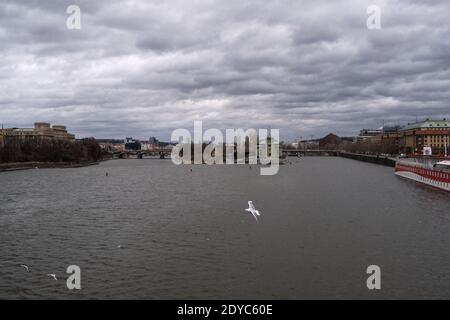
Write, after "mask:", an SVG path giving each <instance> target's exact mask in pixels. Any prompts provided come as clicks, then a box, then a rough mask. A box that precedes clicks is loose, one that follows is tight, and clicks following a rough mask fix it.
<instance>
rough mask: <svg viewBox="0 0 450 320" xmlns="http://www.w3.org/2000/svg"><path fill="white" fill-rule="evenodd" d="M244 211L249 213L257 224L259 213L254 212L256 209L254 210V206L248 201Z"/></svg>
mask: <svg viewBox="0 0 450 320" xmlns="http://www.w3.org/2000/svg"><path fill="white" fill-rule="evenodd" d="M245 211H248V212H250V213H251V214H252V215H253V217H254V218H255V220H256V222H259V221H258V217H259V216H261V215H260V214H259V211H258V210H256V208H255V206H254V205H253V202H252V201H249V202H248V209H245Z"/></svg>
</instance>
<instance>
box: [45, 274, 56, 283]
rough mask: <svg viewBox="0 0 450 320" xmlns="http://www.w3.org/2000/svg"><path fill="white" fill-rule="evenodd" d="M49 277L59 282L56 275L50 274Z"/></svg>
mask: <svg viewBox="0 0 450 320" xmlns="http://www.w3.org/2000/svg"><path fill="white" fill-rule="evenodd" d="M47 277H50V278H53V279H54V280H55V281H57V280H58V278H56V274H52V273H51V274H48V275H47Z"/></svg>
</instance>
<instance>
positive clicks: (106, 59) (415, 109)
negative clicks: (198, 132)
mask: <svg viewBox="0 0 450 320" xmlns="http://www.w3.org/2000/svg"><path fill="white" fill-rule="evenodd" d="M71 4H76V5H78V6H79V7H80V8H81V11H82V16H81V30H69V29H67V27H66V20H67V18H68V16H69V15H68V14H67V13H66V9H67V7H68V6H69V5H71ZM371 4H376V5H379V6H380V8H381V27H382V28H381V30H368V28H367V26H366V20H367V17H368V15H367V13H366V9H367V7H368V6H369V5H371ZM449 17H450V1H448V0H427V1H419V0H401V1H400V0H399V1H395V0H391V1H381V0H373V1H368V0H333V1H328V0H327V1H320V0H315V1H301V0H292V1H288V0H286V1H284V0H279V1H267V0H265V1H264V0H261V1H253V0H226V1H224V0H217V1H215V0H189V1H187V0H173V1H160V0H153V1H147V0H129V1H113V0H95V1H93V0H86V1H85V0H68V1H66V0H54V1H51V0H15V1H12V0H1V2H0V57H1V59H0V122H2V123H4V124H5V126H7V127H11V126H18V127H22V126H24V127H30V126H32V124H33V123H34V122H35V121H48V122H52V123H56V124H66V125H67V126H68V128H69V130H70V131H71V132H73V133H75V134H76V135H77V137H84V136H95V137H98V138H123V137H125V136H133V137H136V138H148V137H150V136H157V137H159V138H161V139H163V140H168V139H169V137H170V133H171V131H172V130H173V129H175V128H188V129H191V130H192V126H193V121H194V120H203V121H204V127H214V128H220V129H224V128H251V127H253V128H269V127H270V128H280V129H281V135H282V138H283V139H285V140H290V139H292V140H293V139H295V138H298V137H300V136H303V137H304V138H305V137H308V138H309V137H310V135H315V137H319V136H323V135H325V134H327V133H330V132H334V133H337V134H339V135H342V136H345V135H354V134H357V133H358V131H359V129H361V128H363V127H380V126H381V123H382V121H383V120H385V121H386V123H391V124H395V123H397V122H400V123H401V124H405V123H406V122H408V121H413V120H415V119H416V117H418V118H419V119H420V118H426V117H434V118H443V117H450V70H449V68H450V27H449V25H450V20H449V19H450V18H449Z"/></svg>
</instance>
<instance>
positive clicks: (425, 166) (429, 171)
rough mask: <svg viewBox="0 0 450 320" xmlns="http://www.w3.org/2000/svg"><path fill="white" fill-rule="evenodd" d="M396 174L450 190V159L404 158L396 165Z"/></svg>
mask: <svg viewBox="0 0 450 320" xmlns="http://www.w3.org/2000/svg"><path fill="white" fill-rule="evenodd" d="M395 174H396V175H397V176H400V177H403V178H407V179H411V180H414V181H417V182H420V183H423V184H426V185H429V186H432V187H435V188H438V189H441V190H445V191H449V192H450V160H443V161H439V162H436V161H432V160H431V159H422V158H410V159H404V160H403V159H402V160H399V161H397V163H396V165H395Z"/></svg>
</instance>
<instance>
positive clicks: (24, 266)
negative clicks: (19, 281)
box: [20, 264, 30, 272]
mask: <svg viewBox="0 0 450 320" xmlns="http://www.w3.org/2000/svg"><path fill="white" fill-rule="evenodd" d="M20 266H21V267H22V268H25V269H26V270H27V272H30V269H29V268H28V266H27V265H24V264H21V265H20Z"/></svg>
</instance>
